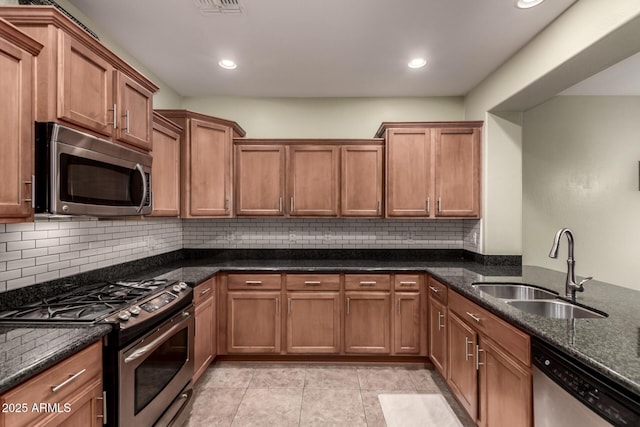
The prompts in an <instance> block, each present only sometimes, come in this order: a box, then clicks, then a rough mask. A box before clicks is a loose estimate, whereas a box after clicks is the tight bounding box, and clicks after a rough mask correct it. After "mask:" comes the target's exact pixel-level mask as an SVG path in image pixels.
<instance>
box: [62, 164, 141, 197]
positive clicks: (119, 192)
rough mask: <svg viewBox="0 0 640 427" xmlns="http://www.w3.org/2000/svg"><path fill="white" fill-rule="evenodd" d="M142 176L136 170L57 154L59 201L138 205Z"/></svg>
mask: <svg viewBox="0 0 640 427" xmlns="http://www.w3.org/2000/svg"><path fill="white" fill-rule="evenodd" d="M142 195H143V183H142V176H141V175H140V173H139V172H138V171H137V170H135V169H129V168H125V167H122V166H117V165H112V164H109V163H104V162H100V161H97V160H93V159H87V158H82V157H76V156H72V155H69V154H66V153H61V154H60V200H62V201H64V202H70V203H82V204H91V205H104V206H138V205H140V202H141V201H142Z"/></svg>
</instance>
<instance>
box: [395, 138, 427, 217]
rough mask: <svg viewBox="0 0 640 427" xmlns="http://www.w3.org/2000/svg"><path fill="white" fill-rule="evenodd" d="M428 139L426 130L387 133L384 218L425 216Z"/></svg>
mask: <svg viewBox="0 0 640 427" xmlns="http://www.w3.org/2000/svg"><path fill="white" fill-rule="evenodd" d="M430 138H431V130H430V129H388V130H387V216H390V217H416V216H418V217H420V216H421V217H426V216H429V214H430V210H431V200H430V197H431V179H432V178H431V141H430Z"/></svg>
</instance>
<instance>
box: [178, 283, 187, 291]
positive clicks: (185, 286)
mask: <svg viewBox="0 0 640 427" xmlns="http://www.w3.org/2000/svg"><path fill="white" fill-rule="evenodd" d="M178 286H180V289H182V290H183V291H184V290H185V289H187V287H188V285H187V284H186V283H184V282H180V283H178Z"/></svg>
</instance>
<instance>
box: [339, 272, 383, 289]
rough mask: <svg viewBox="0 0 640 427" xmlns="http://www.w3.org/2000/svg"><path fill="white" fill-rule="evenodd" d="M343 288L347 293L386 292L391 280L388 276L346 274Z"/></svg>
mask: <svg viewBox="0 0 640 427" xmlns="http://www.w3.org/2000/svg"><path fill="white" fill-rule="evenodd" d="M344 288H345V290H347V291H388V290H390V289H391V279H390V277H389V275H388V274H346V275H345V276H344Z"/></svg>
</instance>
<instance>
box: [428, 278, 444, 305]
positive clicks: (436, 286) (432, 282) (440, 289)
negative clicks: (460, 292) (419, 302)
mask: <svg viewBox="0 0 640 427" xmlns="http://www.w3.org/2000/svg"><path fill="white" fill-rule="evenodd" d="M448 290H449V288H448V287H447V286H446V285H445V284H443V283H440V282H438V281H437V280H436V279H434V278H433V277H429V297H430V298H434V299H437V300H438V301H440V302H441V303H443V304H444V305H446V304H447V301H448Z"/></svg>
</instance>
